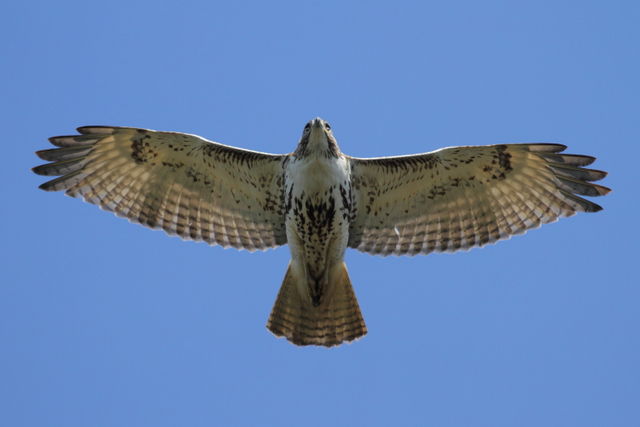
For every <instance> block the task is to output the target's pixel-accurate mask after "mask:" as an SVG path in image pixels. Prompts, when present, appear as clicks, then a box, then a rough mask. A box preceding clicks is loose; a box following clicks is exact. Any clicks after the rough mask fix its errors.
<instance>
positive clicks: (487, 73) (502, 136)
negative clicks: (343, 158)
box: [0, 0, 640, 427]
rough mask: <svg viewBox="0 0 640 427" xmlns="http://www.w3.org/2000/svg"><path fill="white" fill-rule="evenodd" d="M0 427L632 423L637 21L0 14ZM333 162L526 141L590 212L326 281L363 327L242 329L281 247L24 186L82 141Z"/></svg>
mask: <svg viewBox="0 0 640 427" xmlns="http://www.w3.org/2000/svg"><path fill="white" fill-rule="evenodd" d="M0 21H1V22H2V25H0V36H1V40H2V43H1V45H0V53H1V56H0V61H2V64H1V65H2V67H0V77H1V78H0V85H1V86H2V91H1V93H2V96H1V99H0V109H1V117H2V123H3V132H4V134H3V138H2V140H3V143H2V147H3V161H4V164H3V167H2V168H0V189H1V191H2V199H3V200H4V202H3V209H2V210H0V219H1V221H0V227H1V231H2V236H3V237H2V246H1V249H2V254H1V255H2V256H1V257H0V263H1V271H2V273H1V277H2V284H1V285H0V425H3V426H11V427H21V426H29V427H48V426H64V427H75V426H78V427H86V426H92V427H101V426H154V427H160V426H194V427H198V426H216V425H220V426H258V425H261V426H266V425H281V426H326V425H332V426H378V425H379V426H390V425H402V426H423V425H424V426H491V427H496V426H536V427H538V426H563V427H566V426H580V427H585V426H634V425H640V424H638V423H640V405H639V402H640V371H639V369H640V368H639V367H640V342H639V341H640V335H639V332H638V331H639V326H640V310H639V308H638V307H639V301H640V289H639V286H640V280H639V279H638V262H639V261H638V242H639V241H640V233H639V231H638V226H637V220H638V209H639V208H640V206H639V202H638V197H639V196H640V194H639V192H638V184H639V183H640V181H639V179H638V163H637V162H638V160H637V159H638V156H639V155H640V143H639V141H640V126H639V123H640V101H639V100H640V91H639V89H640V86H639V81H640V80H639V76H640V54H639V52H640V51H639V48H638V46H639V45H640V37H639V36H640V31H639V24H638V23H639V22H640V6H638V2H635V1H626V2H625V1H607V2H604V1H603V2H592V1H573V2H571V1H569V2H566V1H549V2H544V1H536V2H512V1H483V2H479V1H477V2H476V1H452V2H417V1H416V2H401V1H399V2H376V1H368V2H364V1H363V2H348V1H282V2H279V1H273V2H267V1H207V2H205V1H201V2H189V1H185V2H164V1H161V2H158V1H153V2H151V1H134V0H128V1H109V2H88V1H78V2H72V1H65V0H61V1H57V2H50V1H42V2H34V1H24V2H20V3H18V2H3V4H2V6H0ZM315 116H321V117H323V118H325V119H327V120H329V121H330V122H331V123H332V125H333V129H334V133H335V135H336V136H337V138H338V141H339V142H340V145H341V148H342V149H343V151H345V152H346V153H348V154H351V155H355V156H361V157H365V156H380V155H390V154H408V153H416V152H424V151H430V150H434V149H437V148H440V147H444V146H452V145H472V144H492V143H503V142H531V141H546V142H559V143H563V144H566V145H568V146H569V147H570V149H569V152H573V153H578V154H590V155H594V156H596V157H598V161H597V163H595V165H594V167H596V168H599V169H604V170H607V171H609V172H610V176H609V177H608V178H607V179H606V180H605V181H603V184H604V185H607V186H610V187H612V188H613V190H614V191H613V192H612V193H611V194H610V195H609V196H607V197H605V198H601V199H599V200H598V202H599V203H601V204H602V205H603V206H604V207H605V210H604V211H602V212H600V213H597V214H590V215H587V214H582V215H578V216H575V217H573V218H570V219H565V220H561V221H560V222H558V223H555V224H551V225H548V226H545V227H543V228H541V229H539V230H535V231H532V232H530V233H528V234H527V235H525V236H520V237H516V238H514V239H511V240H509V241H506V242H501V243H499V244H497V245H494V246H490V247H486V248H484V249H475V250H472V251H469V252H465V253H458V254H455V255H430V256H426V257H414V258H396V257H391V258H380V257H373V256H368V255H365V254H361V253H357V252H355V251H349V252H348V253H347V263H348V265H349V269H350V273H351V276H352V279H353V282H354V284H355V287H356V292H357V294H358V297H359V300H360V304H361V306H362V310H363V313H364V315H365V319H366V321H367V324H368V327H369V330H370V332H369V334H368V335H367V336H366V337H365V338H364V339H363V340H361V341H359V342H356V343H355V344H352V345H345V346H342V347H340V348H335V349H330V350H327V349H324V348H297V347H294V346H292V345H291V344H289V343H288V342H286V341H283V340H278V339H276V338H274V337H273V336H272V335H271V334H270V333H269V332H268V331H267V330H266V329H265V326H264V325H265V322H266V320H267V316H268V314H269V312H270V310H271V306H272V304H273V302H274V300H275V297H276V293H277V290H278V288H279V286H280V283H281V280H282V278H283V275H284V272H285V268H286V264H287V260H288V258H289V252H288V248H286V247H284V248H280V249H277V250H272V251H268V252H262V253H254V254H251V253H248V252H237V251H234V250H223V249H221V248H219V247H209V246H207V245H205V244H201V243H200V244H196V243H191V242H183V241H181V240H180V239H178V238H170V237H167V236H166V235H164V234H163V233H162V232H159V231H151V230H148V229H145V228H142V227H140V226H137V225H132V224H130V223H128V222H127V221H125V220H123V219H119V218H116V217H114V216H113V215H111V214H108V213H105V212H102V211H100V210H99V209H98V208H96V207H95V206H92V205H88V204H85V203H82V202H80V201H79V200H76V199H72V198H69V197H65V196H63V195H62V194H59V193H45V192H42V191H40V190H38V189H37V186H38V185H39V184H40V183H41V182H43V178H42V177H38V176H36V175H34V174H32V173H31V172H30V168H31V167H32V166H35V165H37V164H39V163H42V162H41V161H40V160H39V159H37V158H36V157H35V155H33V152H34V151H35V150H38V149H44V148H48V143H47V140H46V138H47V137H49V136H52V135H60V134H69V133H73V131H74V128H75V127H77V126H80V125H87V124H105V125H129V126H137V127H146V128H152V129H161V130H175V131H183V132H189V133H196V134H199V135H202V136H205V137H207V138H210V139H213V140H216V141H220V142H223V143H226V144H231V145H236V146H242V147H247V148H251V149H255V150H261V151H268V152H274V153H284V152H289V151H291V150H292V149H293V148H294V146H295V144H296V143H297V140H298V138H299V135H300V132H301V130H302V127H303V126H304V124H305V122H306V121H307V120H309V119H310V118H313V117H315Z"/></svg>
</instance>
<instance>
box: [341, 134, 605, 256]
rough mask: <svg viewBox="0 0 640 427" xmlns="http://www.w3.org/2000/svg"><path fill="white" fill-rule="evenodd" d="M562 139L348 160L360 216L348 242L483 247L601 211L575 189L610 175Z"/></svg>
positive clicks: (390, 249) (371, 249)
mask: <svg viewBox="0 0 640 427" xmlns="http://www.w3.org/2000/svg"><path fill="white" fill-rule="evenodd" d="M565 148H566V147H565V146H563V145H558V144H509V145H492V146H481V147H452V148H445V149H442V150H438V151H434V152H432V153H425V154H417V155H412V156H402V157H386V158H374V159H358V158H351V174H352V191H353V202H354V206H355V213H354V215H353V218H352V223H351V226H350V230H349V247H352V248H355V249H358V250H360V251H363V252H368V253H372V254H380V255H389V254H394V255H404V254H408V255H415V254H418V253H423V254H427V253H429V252H432V251H455V250H458V249H468V248H471V247H474V246H483V245H485V244H487V243H492V242H495V241H497V240H500V239H504V238H508V237H509V236H512V235H514V234H520V233H524V232H525V231H526V230H528V229H530V228H535V227H538V226H540V225H541V224H545V223H548V222H552V221H555V220H557V219H558V218H559V217H562V216H571V215H573V214H574V213H576V212H596V211H599V210H601V209H602V208H601V207H600V206H598V205H596V204H595V203H592V202H590V201H588V200H585V199H583V198H581V197H579V196H577V195H576V194H579V195H586V196H600V195H604V194H607V193H608V192H609V191H610V190H609V189H608V188H606V187H603V186H600V185H597V184H592V183H591V182H590V181H597V180H599V179H602V178H604V177H605V176H606V172H602V171H598V170H592V169H585V168H582V167H581V166H586V165H589V164H590V163H592V162H593V161H594V160H595V158H593V157H589V156H580V155H573V154H562V153H560V152H561V151H563V150H564V149H565Z"/></svg>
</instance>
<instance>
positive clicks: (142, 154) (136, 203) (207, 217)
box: [33, 126, 287, 250]
mask: <svg viewBox="0 0 640 427" xmlns="http://www.w3.org/2000/svg"><path fill="white" fill-rule="evenodd" d="M78 132H79V133H80V135H73V136H56V137H53V138H50V139H49V140H50V141H51V143H52V144H53V145H55V146H57V147H60V148H55V149H51V150H43V151H38V152H37V153H36V154H37V155H38V156H39V157H40V158H42V159H44V160H48V161H51V163H47V164H44V165H42V166H38V167H35V168H34V169H33V171H34V172H35V173H37V174H40V175H60V177H58V178H56V179H53V180H51V181H48V182H45V183H44V184H42V185H41V186H40V188H42V189H43V190H47V191H58V190H64V191H65V192H66V194H68V195H70V196H73V197H82V198H83V199H84V200H85V201H87V202H89V203H94V204H96V205H99V206H100V207H101V208H103V209H105V210H108V211H113V212H115V213H116V215H118V216H122V217H126V218H129V219H130V220H131V221H133V222H137V223H140V224H142V225H145V226H148V227H151V228H161V229H163V230H164V231H166V232H167V233H169V234H177V235H179V236H181V237H182V238H185V239H192V240H203V241H206V242H208V243H210V244H219V245H221V246H224V247H228V246H232V247H235V248H243V249H248V250H256V249H266V248H270V247H274V246H278V245H283V244H286V240H287V238H286V233H285V228H284V211H283V209H284V208H283V205H284V204H283V197H284V192H283V168H282V165H283V162H284V161H285V159H286V156H282V155H273V154H266V153H259V152H255V151H249V150H243V149H239V148H235V147H229V146H226V145H222V144H218V143H215V142H211V141H207V140H206V139H203V138H200V137H198V136H195V135H188V134H183V133H174V132H158V131H153V130H146V129H136V128H123V127H102V126H87V127H81V128H79V129H78Z"/></svg>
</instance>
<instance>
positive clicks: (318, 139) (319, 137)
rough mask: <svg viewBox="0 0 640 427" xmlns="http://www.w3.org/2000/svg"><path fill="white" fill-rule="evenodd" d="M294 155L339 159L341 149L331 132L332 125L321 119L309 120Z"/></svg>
mask: <svg viewBox="0 0 640 427" xmlns="http://www.w3.org/2000/svg"><path fill="white" fill-rule="evenodd" d="M293 154H294V155H295V156H296V157H305V156H324V157H338V156H339V155H340V148H339V147H338V143H337V142H336V139H335V137H334V136H333V132H332V131H331V125H329V123H327V122H326V121H324V120H322V119H321V118H320V117H316V118H315V119H312V120H309V121H308V122H307V124H306V125H305V126H304V129H303V130H302V136H301V137H300V142H299V143H298V147H297V148H296V151H295V152H294V153H293Z"/></svg>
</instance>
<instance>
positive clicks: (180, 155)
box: [33, 118, 610, 346]
mask: <svg viewBox="0 0 640 427" xmlns="http://www.w3.org/2000/svg"><path fill="white" fill-rule="evenodd" d="M78 132H79V133H80V134H79V135H72V136H59V137H53V138H50V141H51V143H52V144H53V145H55V146H57V147H59V148H54V149H51V150H43V151H38V152H37V154H38V156H39V157H40V158H42V159H44V160H47V161H50V162H51V163H47V164H44V165H41V166H37V167H35V168H34V169H33V170H34V172H36V173H38V174H41V175H52V176H59V177H58V178H55V179H53V180H51V181H48V182H45V183H44V184H42V185H41V186H40V188H42V189H44V190H48V191H56V190H64V191H65V192H66V194H68V195H70V196H74V197H81V198H83V199H84V200H85V201H87V202H90V203H94V204H97V205H99V206H100V207H102V208H103V209H106V210H109V211H113V212H115V213H116V214H117V215H119V216H123V217H126V218H129V219H130V220H131V221H134V222H138V223H140V224H142V225H145V226H148V227H151V228H161V229H163V230H164V231H166V232H167V233H169V234H177V235H179V236H181V237H183V238H185V239H192V240H202V241H206V242H207V243H210V244H218V245H221V246H224V247H229V246H230V247H235V248H238V249H247V250H250V251H253V250H256V249H267V248H271V247H276V246H280V245H284V244H288V245H289V247H290V250H291V261H290V263H289V267H288V269H287V273H286V275H285V279H284V281H283V283H282V287H281V289H280V292H279V293H278V297H277V299H276V303H275V305H274V308H273V311H272V313H271V316H270V317H269V322H268V324H267V327H268V328H269V329H270V330H271V331H272V332H273V333H274V334H275V335H278V336H284V337H286V338H287V339H288V340H290V341H292V342H293V343H295V344H299V345H308V344H315V345H325V346H333V345H338V344H340V343H342V342H345V341H351V340H353V339H356V338H359V337H361V336H363V335H364V334H366V326H365V323H364V320H363V319H362V315H361V313H360V308H359V306H358V302H357V299H356V297H355V294H354V292H353V288H352V285H351V281H350V279H349V275H348V273H347V270H346V266H345V264H344V261H343V260H344V252H345V250H346V248H347V247H351V248H354V249H357V250H360V251H363V252H367V253H372V254H380V255H389V254H394V255H405V254H406V255H415V254H420V253H422V254H427V253H430V252H433V251H455V250H458V249H468V248H471V247H474V246H483V245H485V244H487V243H492V242H495V241H497V240H500V239H504V238H508V237H510V236H512V235H514V234H521V233H524V232H525V231H526V230H528V229H531V228H535V227H538V226H540V225H541V224H545V223H548V222H551V221H555V220H557V219H558V218H560V217H563V216H571V215H573V214H574V213H576V212H596V211H599V210H601V209H602V208H601V207H600V206H598V205H596V204H595V203H593V202H591V201H589V200H586V199H583V198H582V197H580V195H585V196H600V195H604V194H607V193H608V192H609V191H610V190H609V189H608V188H606V187H603V186H600V185H597V184H593V183H592V181H597V180H600V179H602V178H604V177H605V176H606V172H602V171H598V170H594V169H587V168H584V166H587V165H589V164H591V163H592V162H593V161H594V160H595V159H594V158H593V157H589V156H581V155H573V154H564V153H562V151H564V149H565V148H566V147H565V146H564V145H559V144H505V145H491V146H472V147H451V148H445V149H441V150H437V151H434V152H431V153H424V154H416V155H410V156H399V157H381V158H371V159H360V158H355V157H350V156H346V155H344V154H343V153H342V152H341V151H340V149H339V147H338V144H337V142H336V140H335V138H334V136H333V133H332V131H331V128H330V126H329V124H328V123H326V122H325V121H323V120H321V119H318V118H317V119H314V120H312V121H310V122H309V123H307V125H306V126H305V129H304V131H303V134H302V137H301V139H300V142H299V144H298V147H297V148H296V150H295V151H294V152H293V153H291V154H288V155H275V154H267V153H260V152H256V151H249V150H244V149H240V148H235V147H230V146H226V145H222V144H219V143H216V142H212V141H208V140H206V139H203V138H200V137H198V136H195V135H189V134H183V133H175V132H158V131H152V130H146V129H136V128H124V127H104V126H88V127H81V128H79V129H78Z"/></svg>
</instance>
